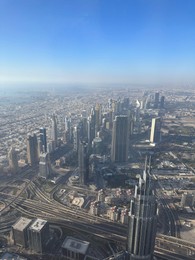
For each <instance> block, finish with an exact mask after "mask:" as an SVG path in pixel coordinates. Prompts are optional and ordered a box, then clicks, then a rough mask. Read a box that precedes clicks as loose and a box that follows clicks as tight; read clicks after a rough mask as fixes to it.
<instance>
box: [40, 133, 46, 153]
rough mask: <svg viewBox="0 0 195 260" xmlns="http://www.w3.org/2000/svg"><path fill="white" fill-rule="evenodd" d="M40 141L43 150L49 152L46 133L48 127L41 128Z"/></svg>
mask: <svg viewBox="0 0 195 260" xmlns="http://www.w3.org/2000/svg"><path fill="white" fill-rule="evenodd" d="M39 131H40V141H41V145H42V151H43V152H45V153H46V152H47V135H46V129H45V128H40V130H39Z"/></svg>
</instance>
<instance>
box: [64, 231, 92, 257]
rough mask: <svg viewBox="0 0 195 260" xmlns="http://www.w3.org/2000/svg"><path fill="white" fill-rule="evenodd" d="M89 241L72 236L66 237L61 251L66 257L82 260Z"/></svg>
mask: <svg viewBox="0 0 195 260" xmlns="http://www.w3.org/2000/svg"><path fill="white" fill-rule="evenodd" d="M89 245H90V243H89V242H87V241H83V240H80V239H77V238H73V237H69V236H68V237H66V239H65V240H64V242H63V244H62V252H63V254H64V255H65V256H66V257H67V259H75V260H83V259H84V258H85V256H86V254H87V251H88V248H89Z"/></svg>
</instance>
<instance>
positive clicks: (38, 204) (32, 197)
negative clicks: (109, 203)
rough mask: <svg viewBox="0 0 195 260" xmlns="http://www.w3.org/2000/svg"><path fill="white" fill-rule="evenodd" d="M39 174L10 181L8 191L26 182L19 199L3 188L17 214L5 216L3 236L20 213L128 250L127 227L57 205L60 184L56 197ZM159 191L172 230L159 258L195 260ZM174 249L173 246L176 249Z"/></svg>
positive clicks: (160, 242)
mask: <svg viewBox="0 0 195 260" xmlns="http://www.w3.org/2000/svg"><path fill="white" fill-rule="evenodd" d="M35 173H36V169H30V168H27V169H25V170H24V172H22V173H21V174H20V176H17V177H14V178H10V180H8V181H7V184H6V187H8V186H9V185H10V186H11V185H12V186H13V185H14V183H15V182H17V181H18V180H23V181H24V182H25V185H24V188H23V189H22V190H21V192H20V193H19V194H18V195H10V194H7V193H4V192H3V190H4V188H3V186H1V187H0V195H1V198H2V200H3V201H4V203H5V204H6V205H7V207H6V208H12V211H10V212H14V214H13V213H9V211H8V213H7V212H4V211H2V212H1V215H2V216H1V218H0V221H1V222H0V233H4V232H5V231H9V230H10V228H11V225H12V224H13V223H14V222H15V219H16V217H18V213H20V214H21V215H22V216H28V217H30V218H33V217H40V218H43V219H46V220H48V221H49V222H50V223H54V224H57V225H59V226H61V227H66V228H68V229H71V230H77V231H82V232H84V233H88V234H93V235H94V236H97V237H100V238H103V239H107V240H110V241H114V242H117V243H119V244H121V245H124V247H125V243H126V234H127V226H126V225H124V224H120V223H118V222H112V221H111V220H109V219H105V218H102V217H98V216H93V215H90V214H88V213H87V212H85V211H84V210H80V209H75V208H71V207H68V206H64V205H62V204H61V203H59V202H58V201H56V200H55V199H54V196H53V195H54V193H55V191H56V190H57V186H60V184H57V185H56V187H55V188H54V189H53V193H52V194H48V193H46V192H45V191H44V190H42V188H41V187H40V185H39V182H38V180H37V175H36V174H35ZM70 174H71V172H69V173H67V175H66V176H65V177H64V178H63V182H64V183H65V182H66V181H67V179H68V178H69V176H70ZM157 185H158V183H157ZM4 187H5V186H4ZM159 188H160V187H159ZM159 190H160V189H158V194H157V196H158V198H159V201H160V203H161V205H162V206H163V208H164V210H165V212H166V215H167V219H168V223H169V225H168V226H169V230H170V234H169V235H171V236H166V235H158V236H157V238H156V247H155V255H156V256H158V257H160V258H161V259H178V260H179V259H193V258H191V257H190V255H191V254H195V244H193V243H189V242H187V241H182V240H181V239H179V237H180V234H179V226H178V220H177V219H176V217H175V215H174V212H173V211H172V209H171V207H170V205H169V204H168V203H167V202H166V200H165V198H164V196H163V194H162V193H160V191H159ZM13 209H14V210H13ZM4 214H5V216H4ZM170 245H172V247H171V246H170ZM172 249H173V250H172ZM177 252H179V253H177ZM182 252H183V253H182ZM171 257H172V258H171Z"/></svg>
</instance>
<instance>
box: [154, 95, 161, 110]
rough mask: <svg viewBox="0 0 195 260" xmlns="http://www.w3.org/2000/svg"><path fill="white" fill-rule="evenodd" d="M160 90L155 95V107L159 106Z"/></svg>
mask: <svg viewBox="0 0 195 260" xmlns="http://www.w3.org/2000/svg"><path fill="white" fill-rule="evenodd" d="M159 96H160V94H159V92H156V93H155V95H154V108H158V105H159Z"/></svg>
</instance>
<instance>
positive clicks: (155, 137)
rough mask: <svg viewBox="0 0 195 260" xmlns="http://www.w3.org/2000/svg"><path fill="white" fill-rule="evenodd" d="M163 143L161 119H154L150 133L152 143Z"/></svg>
mask: <svg viewBox="0 0 195 260" xmlns="http://www.w3.org/2000/svg"><path fill="white" fill-rule="evenodd" d="M160 141H161V118H160V117H157V118H152V125H151V131H150V142H151V143H159V142H160Z"/></svg>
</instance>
